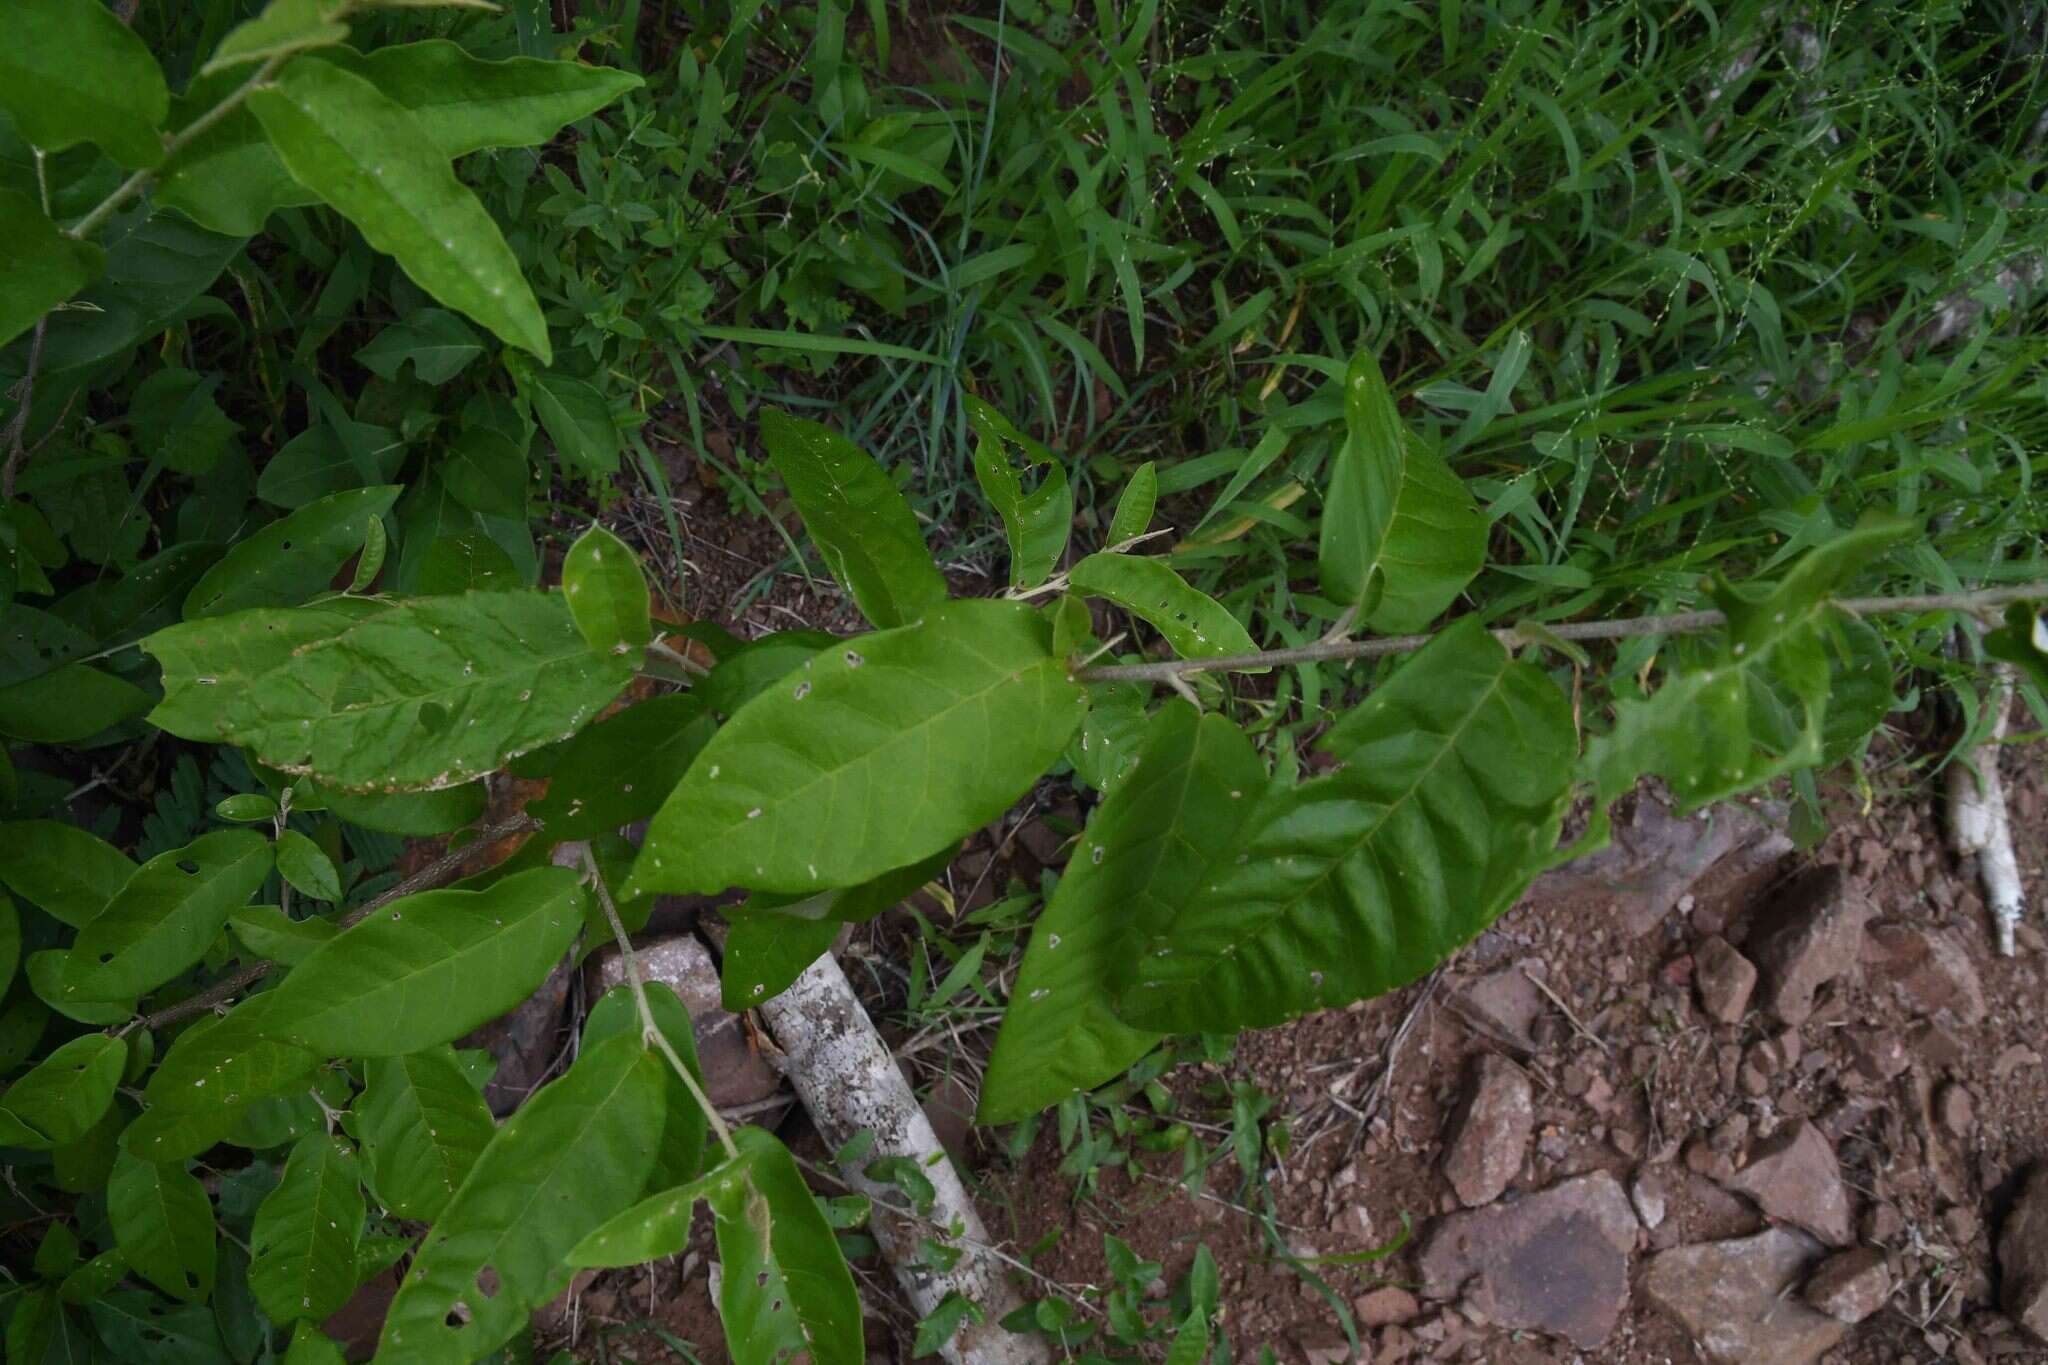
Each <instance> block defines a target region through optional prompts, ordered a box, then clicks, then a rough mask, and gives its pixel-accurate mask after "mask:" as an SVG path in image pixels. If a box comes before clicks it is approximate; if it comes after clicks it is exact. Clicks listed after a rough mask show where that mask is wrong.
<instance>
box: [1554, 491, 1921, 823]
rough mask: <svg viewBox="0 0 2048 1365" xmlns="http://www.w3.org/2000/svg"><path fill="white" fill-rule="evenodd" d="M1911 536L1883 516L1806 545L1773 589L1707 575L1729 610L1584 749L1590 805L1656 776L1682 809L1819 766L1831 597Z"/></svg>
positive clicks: (1901, 523) (1717, 600)
mask: <svg viewBox="0 0 2048 1365" xmlns="http://www.w3.org/2000/svg"><path fill="white" fill-rule="evenodd" d="M1910 530H1911V525H1910V523H1907V522H1905V521H1903V520H1902V519H1900V518H1897V517H1892V516H1878V515H1873V516H1870V517H1866V518H1865V519H1864V521H1863V522H1861V523H1860V524H1858V525H1857V527H1856V528H1855V529H1854V530H1851V531H1846V532H1844V533H1842V534H1841V535H1839V536H1836V537H1835V538H1834V539H1833V540H1830V541H1828V542H1827V543H1826V544H1823V545H1819V546H1816V547H1815V548H1813V549H1812V550H1809V551H1808V552H1807V553H1806V554H1805V555H1804V556H1803V557H1802V558H1801V559H1800V560H1799V562H1798V563H1797V564H1795V565H1794V566H1793V567H1792V569H1791V571H1790V572H1789V573H1787V574H1786V575H1785V576H1784V578H1783V579H1781V580H1780V581H1779V582H1777V583H1775V584H1769V583H1744V584H1732V583H1729V582H1727V581H1726V580H1725V579H1721V580H1717V581H1716V583H1715V586H1714V590H1713V591H1714V600H1715V603H1716V605H1718V606H1719V607H1720V608H1721V610H1722V611H1724V612H1726V613H1727V614H1728V626H1727V628H1726V630H1725V631H1724V632H1722V633H1721V634H1719V635H1718V636H1715V637H1712V638H1711V640H1710V642H1709V643H1708V644H1707V645H1706V647H1705V648H1704V649H1702V650H1701V651H1699V652H1698V653H1697V654H1696V655H1695V657H1694V659H1693V660H1692V661H1690V662H1689V663H1688V665H1687V666H1686V667H1684V668H1683V669H1682V670H1681V671H1680V672H1678V674H1677V675H1676V676H1675V677H1667V678H1666V679H1665V680H1664V681H1663V682H1662V683H1661V684H1659V686H1658V687H1657V690H1656V691H1655V692H1653V693H1651V694H1650V695H1649V696H1648V697H1643V698H1636V699H1627V700H1623V701H1622V702H1620V703H1619V704H1617V705H1616V707H1615V714H1614V728H1613V729H1612V730H1610V731H1608V732H1607V733H1606V734H1604V735H1600V736H1598V737H1596V738H1595V739H1594V740H1593V741H1592V742H1591V743H1590V744H1588V745H1587V747H1586V757H1585V768H1586V772H1587V775H1588V776H1590V777H1591V778H1592V779H1593V782H1594V784H1595V787H1596V789H1597V795H1598V798H1599V799H1600V800H1601V801H1602V802H1603V803H1604V802H1607V801H1612V800H1613V799H1614V798H1615V797H1617V796H1619V795H1621V794H1622V793H1623V792H1626V791H1628V790H1629V789H1630V788H1632V787H1634V786H1635V783H1636V780H1637V778H1639V777H1641V776H1642V775H1644V774H1646V773H1654V774H1656V775H1657V776H1659V777H1662V778H1663V779H1664V780H1665V781H1666V782H1668V783H1670V784H1671V790H1672V792H1673V794H1674V795H1676V796H1677V797H1678V800H1679V804H1680V806H1681V808H1682V809H1685V810H1692V809H1696V808H1697V807H1700V806H1703V805H1706V804H1708V803H1709V802H1713V801H1719V800H1722V799H1723V798H1725V797H1728V796H1732V795H1734V794H1735V793H1737V792H1741V791H1746V790H1748V789H1749V788H1751V787H1754V786H1757V785H1759V784H1760V783H1764V782H1768V781H1770V780H1771V779H1772V778H1774V777H1778V776H1780V775H1781V774H1784V773H1786V772H1790V771H1791V770H1793V769H1795V768H1802V767H1807V766H1810V765H1812V764H1814V763H1817V762H1819V761H1820V758H1821V756H1822V752H1823V742H1824V738H1825V735H1826V721H1827V710H1828V689H1829V668H1830V665H1829V653H1830V650H1829V645H1828V631H1827V627H1828V623H1829V618H1830V617H1831V616H1832V615H1833V614H1834V613H1836V612H1838V611H1839V610H1840V609H1839V608H1837V607H1835V606H1834V605H1833V604H1832V602H1831V600H1830V599H1831V597H1832V595H1833V594H1834V593H1835V592H1837V591H1838V590H1840V588H1841V587H1842V586H1843V585H1844V584H1846V583H1847V582H1848V581H1849V580H1850V579H1851V578H1852V577H1854V575H1855V574H1856V573H1857V572H1858V571H1859V570H1860V569H1862V567H1863V566H1864V565H1866V564H1868V563H1869V562H1870V561H1871V560H1872V559H1874V558H1876V557H1877V556H1878V555H1880V554H1882V553H1883V552H1884V551H1885V550H1887V549H1889V548H1890V547H1891V546H1892V545H1895V544H1897V543H1898V542H1899V540H1900V539H1902V538H1903V537H1904V536H1905V535H1906V534H1907V532H1908V531H1910Z"/></svg>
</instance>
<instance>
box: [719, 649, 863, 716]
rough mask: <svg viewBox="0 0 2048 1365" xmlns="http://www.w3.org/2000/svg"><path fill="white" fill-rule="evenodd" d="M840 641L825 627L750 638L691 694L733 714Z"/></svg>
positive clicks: (723, 714)
mask: <svg viewBox="0 0 2048 1365" xmlns="http://www.w3.org/2000/svg"><path fill="white" fill-rule="evenodd" d="M838 643H839V638H838V637H837V636H834V635H827V634H826V633H825V632H824V631H822V630H778V631H776V632H775V633H773V634H772V635H763V636H762V637H760V638H759V639H758V640H749V641H747V642H746V643H745V644H744V645H741V646H740V647H739V648H738V649H736V650H734V651H733V652H732V653H730V654H728V655H726V656H725V657H724V658H722V659H720V660H719V661H718V664H717V666H716V667H714V668H713V669H712V670H711V672H710V673H709V674H708V675H707V676H706V677H705V678H704V679H703V680H702V681H700V682H699V683H698V684H697V685H696V686H695V687H693V688H691V689H690V695H691V696H693V697H699V698H702V699H703V702H704V705H705V706H706V707H708V708H709V709H710V710H712V711H715V712H717V713H718V714H719V715H721V716H730V715H732V714H733V713H734V712H736V711H738V710H739V709H740V708H741V707H742V706H745V705H746V704H747V703H748V702H749V701H752V700H753V699H754V698H755V697H758V696H760V695H761V693H762V692H764V691H766V690H767V689H768V687H769V686H770V685H771V684H773V683H774V682H776V681H777V680H778V679H781V678H786V677H788V676H789V675H790V674H791V673H793V672H795V671H796V670H797V669H799V668H802V667H803V666H804V665H805V664H806V663H808V662H810V660H812V659H813V658H815V657H816V656H817V654H818V651H819V650H821V649H829V648H831V647H832V646H833V645H836V644H838Z"/></svg>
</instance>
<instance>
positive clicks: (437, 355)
mask: <svg viewBox="0 0 2048 1365" xmlns="http://www.w3.org/2000/svg"><path fill="white" fill-rule="evenodd" d="M449 46H451V47H452V46H454V44H452V43H451V44H449ZM385 50H386V51H390V50H392V49H388V48H387V49H385ZM483 353H484V348H483V343H482V342H480V341H478V340H477V339H476V333H475V332H472V331H470V330H469V324H468V323H466V322H464V321H463V320H462V319H461V318H459V317H456V316H455V314H453V313H450V312H448V311H447V310H446V309H442V308H421V309H417V310H415V311H414V312H412V313H409V314H407V315H406V316H404V317H402V318H400V319H399V320H398V321H396V322H394V323H391V324H390V325H389V326H387V327H385V328H384V330H383V331H381V332H379V333H377V335H376V336H374V337H372V338H370V343H369V345H367V346H364V347H362V348H361V349H360V350H358V351H357V352H356V359H357V360H359V361H361V362H362V364H363V365H364V366H365V367H366V368H367V369H368V370H369V371H370V372H371V373H372V374H375V375H377V376H379V377H380V378H384V379H396V378H398V375H399V371H401V370H402V369H404V368H405V362H406V361H408V360H410V361H411V362H412V370H413V374H414V375H416V376H418V378H419V380H420V382H421V383H423V384H445V383H447V382H448V381H449V380H451V379H453V378H454V377H455V376H456V375H458V374H461V373H462V371H463V369H464V368H465V367H466V366H468V364H469V362H470V361H472V360H475V359H476V358H477V357H478V356H480V355H482V354H483ZM521 465H522V467H523V466H524V459H523V457H522V460H521ZM525 514H526V506H525V504H524V502H522V503H521V504H520V506H519V509H518V510H517V511H516V512H513V513H510V514H508V515H512V516H524V515H525Z"/></svg>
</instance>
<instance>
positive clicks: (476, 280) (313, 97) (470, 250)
mask: <svg viewBox="0 0 2048 1365" xmlns="http://www.w3.org/2000/svg"><path fill="white" fill-rule="evenodd" d="M249 107H250V109H251V110H253V111H254V112H255V114H256V117H257V118H258V119H259V120H261V121H262V124H263V130H264V132H266V133H268V134H269V135H270V141H271V144H272V145H273V146H275V147H276V148H277V151H278V155H279V156H280V157H282V158H283V159H284V164H285V169H286V170H288V171H290V172H291V173H292V176H293V178H294V179H296V180H297V181H298V182H299V183H300V184H302V185H304V186H306V187H307V188H308V189H310V190H313V191H315V192H316V193H318V194H319V195H320V197H321V198H322V199H324V200H326V201H327V202H328V203H329V204H331V205H332V206H333V207H334V208H336V209H338V210H339V211H340V212H341V213H342V214H343V216H345V217H346V218H347V219H348V220H349V221H350V222H352V223H354V224H355V225H356V226H357V227H358V228H359V229H361V231H362V234H363V236H364V238H365V239H366V240H367V241H368V242H369V243H370V245H371V246H372V247H374V248H376V249H377V250H379V251H382V252H385V253H387V254H389V255H390V256H392V257H394V258H395V259H396V260H397V261H398V264H399V266H400V268H402V269H403V270H404V271H405V273H406V274H407V275H409V276H411V277H412V279H413V281H414V283H416V284H418V285H419V286H420V288H422V289H424V290H426V291H427V293H429V294H431V295H433V296H434V297H435V298H436V299H438V300H440V301H441V302H442V303H444V304H446V305H447V306H448V307H450V308H453V309H455V310H456V311H457V312H460V313H464V314H466V315H467V316H469V317H471V318H473V319H475V320H476V321H477V322H479V323H481V324H483V326H484V327H485V328H487V329H488V330H490V331H491V332H492V333H494V334H496V335H497V336H498V337H499V338H500V339H501V340H503V341H505V342H507V343H508V344H510V345H513V346H519V347H522V348H524V349H526V350H528V351H531V352H532V353H533V354H534V355H536V356H539V357H540V358H541V361H542V363H543V364H545V363H546V362H547V361H548V360H549V359H550V357H551V356H552V351H551V350H550V348H549V346H548V333H547V323H546V321H545V320H544V319H543V318H542V317H541V313H540V305H539V304H537V303H536V302H534V297H533V290H532V289H531V288H530V287H528V285H527V283H526V278H525V276H524V275H522V274H521V273H520V270H519V262H518V261H517V260H516V259H514V257H513V255H512V250H511V248H510V247H508V246H506V245H505V238H504V236H503V235H502V234H501V233H499V231H498V225H497V224H496V223H495V222H493V221H492V220H491V216H490V214H489V213H487V212H486V211H485V210H484V207H483V205H482V204H481V203H479V202H478V201H477V197H476V195H475V194H473V193H472V192H471V191H470V190H469V189H468V187H466V186H465V185H463V183H462V182H461V181H459V180H457V179H456V178H455V172H454V171H453V170H451V169H450V168H449V166H448V163H447V161H446V159H445V158H443V157H442V156H441V154H440V152H439V151H438V150H437V149H436V148H435V147H434V145H433V142H432V139H431V138H430V137H429V135H428V133H427V131H426V130H425V129H424V128H422V127H421V126H420V122H419V120H418V119H416V118H414V117H413V116H412V115H411V114H409V113H407V112H406V110H405V109H404V108H403V107H401V106H399V105H397V104H394V103H393V102H392V101H391V100H390V99H389V98H388V97H386V96H385V95H383V94H382V93H380V92H379V91H378V89H377V87H376V86H374V85H372V84H370V83H369V82H368V81H366V80H364V79H363V78H362V77H360V76H353V75H350V74H349V73H348V72H346V71H343V70H342V69H341V68H339V67H337V66H333V65H331V64H329V63H326V62H294V63H293V64H291V65H290V66H288V67H286V68H285V69H284V71H283V72H281V73H280V74H279V76H278V78H277V80H276V81H274V82H273V83H271V84H270V85H269V86H267V87H266V88H264V89H262V90H258V91H256V92H255V93H253V94H251V95H250V96H249Z"/></svg>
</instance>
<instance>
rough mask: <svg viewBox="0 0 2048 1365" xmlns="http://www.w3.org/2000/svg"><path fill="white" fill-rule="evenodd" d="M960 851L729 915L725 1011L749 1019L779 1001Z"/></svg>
mask: <svg viewBox="0 0 2048 1365" xmlns="http://www.w3.org/2000/svg"><path fill="white" fill-rule="evenodd" d="M958 851H959V850H958V849H957V848H956V847H955V846H954V845H952V844H948V845H946V846H945V847H944V848H942V849H940V850H939V851H938V852H937V853H935V854H933V855H932V856H931V857H929V858H926V859H925V860H924V861H922V862H918V863H912V864H911V865H910V866H909V867H899V868H897V869H896V870H895V871H893V872H885V873H883V874H882V875H881V876H879V877H876V878H874V879H873V880H871V881H866V882H862V883H861V884H860V885H858V886H848V887H842V888H840V889H838V890H833V891H820V892H818V893H817V894H815V895H810V896H778V895H775V894H773V893H771V892H766V891H763V892H757V893H756V894H754V895H752V896H749V897H747V900H746V903H745V904H744V905H741V906H736V907H734V908H733V909H730V910H727V911H726V912H725V913H726V917H727V918H728V919H730V920H731V921H732V931H731V932H730V933H729V934H728V935H727V936H726V940H725V959H724V962H723V964H722V965H721V967H720V969H719V990H720V994H721V995H722V996H723V997H724V1004H725V1007H726V1009H728V1010H730V1011H732V1012H733V1013H734V1014H744V1013H745V1012H746V1011H747V1010H749V1009H752V1008H753V1007H754V1006H755V1005H758V1004H760V1003H761V1002H762V1001H763V1000H766V999H768V998H769V997H770V996H776V995H780V994H782V992H784V991H786V990H788V989H789V987H790V985H791V984H792V983H793V982H795V980H796V979H797V978H798V977H799V976H801V975H803V972H804V969H805V968H806V967H808V966H810V965H811V964H812V963H813V962H816V961H817V960H818V959H819V958H820V957H821V956H823V955H824V954H825V952H826V951H827V950H829V949H830V948H831V947H832V940H833V939H835V938H837V937H838V936H839V930H840V928H841V927H842V926H843V925H848V924H865V923H867V922H868V921H869V920H871V919H873V918H874V917H875V916H877V915H879V914H881V913H883V912H884V911H886V910H889V909H892V908H893V907H895V906H897V905H900V904H902V902H903V901H904V900H905V899H907V898H908V897H909V896H911V895H912V894H913V893H915V892H916V891H917V889H918V888H919V887H921V886H923V885H924V884H925V883H927V882H929V881H931V880H932V879H933V878H934V877H938V876H940V875H941V874H943V873H944V872H945V870H946V866H947V864H948V863H950V862H952V860H953V855H954V854H955V853H956V852H958Z"/></svg>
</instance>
